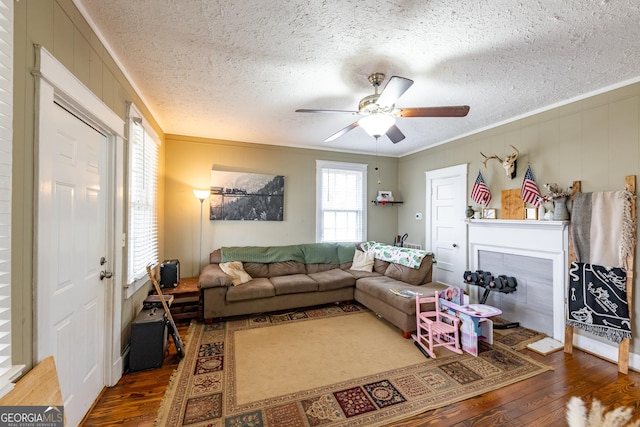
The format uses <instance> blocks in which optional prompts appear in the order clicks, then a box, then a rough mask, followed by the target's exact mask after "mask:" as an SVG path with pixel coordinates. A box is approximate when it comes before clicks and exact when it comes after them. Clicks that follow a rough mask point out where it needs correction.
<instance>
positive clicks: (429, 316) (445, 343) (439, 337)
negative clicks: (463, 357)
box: [413, 292, 462, 359]
mask: <svg viewBox="0 0 640 427" xmlns="http://www.w3.org/2000/svg"><path fill="white" fill-rule="evenodd" d="M438 299H439V297H438V292H436V295H435V297H421V296H420V295H417V296H416V323H417V330H416V333H415V335H413V339H414V340H415V342H416V343H417V344H418V345H420V347H421V348H423V349H424V350H425V351H426V352H427V353H428V354H429V356H431V357H433V358H434V359H435V358H436V354H435V353H434V351H433V349H434V348H435V347H444V348H447V349H449V350H451V351H454V352H456V353H458V354H462V350H460V319H459V318H458V317H456V316H453V315H451V314H449V313H446V312H443V311H440V304H439V301H438ZM424 303H433V304H435V311H422V304H424Z"/></svg>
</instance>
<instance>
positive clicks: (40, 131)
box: [33, 45, 124, 386]
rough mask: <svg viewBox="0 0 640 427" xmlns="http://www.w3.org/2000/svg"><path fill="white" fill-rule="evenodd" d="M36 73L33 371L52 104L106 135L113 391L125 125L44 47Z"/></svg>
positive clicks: (108, 340) (108, 341)
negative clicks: (41, 204)
mask: <svg viewBox="0 0 640 427" xmlns="http://www.w3.org/2000/svg"><path fill="white" fill-rule="evenodd" d="M35 51H36V67H35V70H34V71H33V75H34V76H35V81H36V103H35V136H34V137H35V157H36V165H35V172H36V180H35V184H36V186H37V192H36V194H35V198H36V204H35V212H34V215H35V231H34V246H35V247H34V253H35V260H34V284H33V286H34V297H35V299H36V301H35V304H34V307H35V313H34V317H35V318H36V321H35V325H36V326H34V333H33V343H34V361H33V362H34V365H35V364H36V363H38V362H39V361H40V359H42V358H44V357H46V356H47V355H43V354H40V352H39V349H38V333H39V331H38V327H37V325H38V321H37V319H38V317H39V314H40V312H41V310H43V309H46V308H45V304H46V301H40V300H39V299H38V295H41V294H42V291H41V290H42V289H43V288H42V285H41V282H40V280H39V278H40V277H46V275H47V274H48V272H47V271H45V268H43V265H44V264H45V263H43V262H39V260H42V259H45V257H47V253H46V251H45V249H44V248H43V247H42V246H43V245H39V244H38V242H39V240H40V234H41V232H42V231H40V230H39V228H40V227H39V225H40V218H41V215H46V212H40V211H39V209H38V200H39V199H40V197H47V192H48V191H49V190H50V189H48V188H46V187H47V183H46V182H40V179H39V168H40V161H39V160H40V158H39V150H38V147H39V146H40V143H41V141H40V135H44V134H45V129H47V117H50V116H51V114H50V113H49V111H48V110H49V109H50V108H53V107H54V101H55V102H56V103H58V104H60V105H63V106H64V108H66V109H68V110H69V111H72V112H73V114H74V115H76V116H78V117H80V118H82V119H83V120H84V121H86V122H87V123H90V124H91V125H92V126H94V127H96V128H97V129H100V131H101V132H102V133H104V134H105V135H107V141H108V153H107V157H108V160H107V164H108V166H107V168H108V170H107V180H108V181H109V185H108V188H109V191H108V193H107V194H106V205H107V212H108V214H107V224H106V226H107V237H108V240H107V242H106V243H107V257H108V259H110V260H113V262H110V263H109V266H110V267H111V270H112V271H113V279H111V281H112V284H108V285H106V286H105V287H104V292H105V295H104V301H105V317H106V318H105V325H106V330H105V343H104V349H105V355H104V356H105V357H104V360H105V372H104V373H103V377H104V381H105V385H107V386H113V385H115V384H116V383H117V382H118V380H119V379H120V377H121V376H122V369H123V360H122V356H121V342H120V332H121V330H122V328H121V323H122V315H121V313H122V283H123V279H122V278H123V270H122V262H123V260H122V258H123V256H122V241H121V239H122V230H123V221H124V218H123V204H124V202H123V194H124V192H123V189H124V185H123V183H124V173H123V171H124V120H122V119H121V118H120V117H118V115H117V114H116V113H114V112H113V111H112V110H111V109H109V107H107V106H106V105H105V104H104V103H103V102H102V101H101V100H100V99H99V98H98V97H97V96H96V95H95V94H93V92H91V91H90V90H89V89H88V88H87V87H86V86H85V85H84V84H83V83H82V82H81V81H80V80H78V79H77V78H76V77H75V76H74V75H73V74H72V73H71V72H70V71H69V70H67V69H66V68H65V67H64V65H62V64H61V63H60V62H59V61H58V60H57V59H55V58H54V56H53V55H52V54H51V53H49V52H48V51H47V50H46V49H45V48H43V47H42V46H38V45H36V46H35Z"/></svg>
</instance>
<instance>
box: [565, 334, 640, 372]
mask: <svg viewBox="0 0 640 427" xmlns="http://www.w3.org/2000/svg"><path fill="white" fill-rule="evenodd" d="M573 346H574V347H576V348H579V349H581V350H584V351H587V352H589V353H593V354H595V355H596V356H600V357H602V358H603V359H606V360H609V361H611V362H612V363H616V364H617V363H618V346H617V345H615V344H614V343H605V342H602V341H598V340H596V339H594V338H592V337H588V336H585V335H580V331H578V329H576V328H574V334H573ZM629 368H630V369H633V370H636V371H640V355H639V354H636V353H631V352H630V353H629Z"/></svg>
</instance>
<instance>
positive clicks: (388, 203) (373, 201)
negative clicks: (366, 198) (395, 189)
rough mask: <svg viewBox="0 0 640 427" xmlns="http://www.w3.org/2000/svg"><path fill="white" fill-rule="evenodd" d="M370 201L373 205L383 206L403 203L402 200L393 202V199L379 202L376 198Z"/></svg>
mask: <svg viewBox="0 0 640 427" xmlns="http://www.w3.org/2000/svg"><path fill="white" fill-rule="evenodd" d="M371 203H372V204H373V205H376V206H378V205H380V206H385V205H401V204H403V203H404V202H395V201H394V202H379V201H377V200H372V201H371Z"/></svg>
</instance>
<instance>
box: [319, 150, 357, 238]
mask: <svg viewBox="0 0 640 427" xmlns="http://www.w3.org/2000/svg"><path fill="white" fill-rule="evenodd" d="M366 194H367V165H366V164H359V163H344V162H329V161H324V160H317V161H316V241H318V242H360V241H363V240H366V230H367V227H366V217H367V215H366V206H367V205H366Z"/></svg>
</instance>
